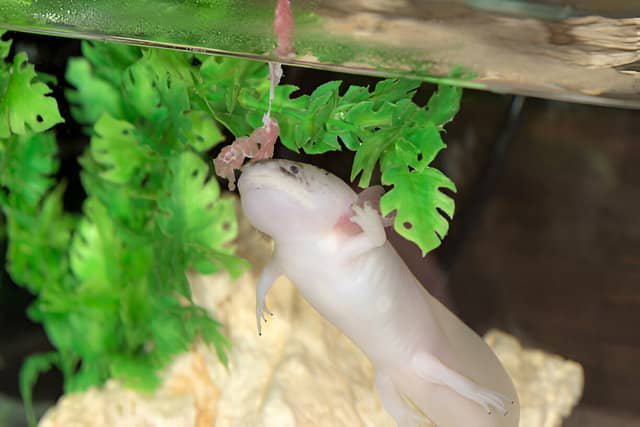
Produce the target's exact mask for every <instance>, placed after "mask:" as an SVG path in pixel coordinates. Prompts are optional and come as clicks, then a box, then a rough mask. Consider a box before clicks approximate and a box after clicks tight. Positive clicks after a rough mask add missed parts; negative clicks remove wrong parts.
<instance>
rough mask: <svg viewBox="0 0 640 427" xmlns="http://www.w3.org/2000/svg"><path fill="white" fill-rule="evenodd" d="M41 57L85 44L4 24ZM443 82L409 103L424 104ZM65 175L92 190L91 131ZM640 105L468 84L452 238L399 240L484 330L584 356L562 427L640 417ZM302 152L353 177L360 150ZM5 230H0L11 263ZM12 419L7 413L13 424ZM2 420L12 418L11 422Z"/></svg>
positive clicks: (49, 66) (71, 188)
mask: <svg viewBox="0 0 640 427" xmlns="http://www.w3.org/2000/svg"><path fill="white" fill-rule="evenodd" d="M9 36H10V37H11V38H13V39H14V40H15V42H14V49H18V50H24V51H27V52H28V54H29V58H30V60H31V62H32V63H34V64H35V66H36V69H37V70H39V71H43V72H46V73H50V74H52V75H55V76H57V78H58V83H59V84H58V85H57V86H56V87H55V93H54V95H55V96H56V98H57V100H58V103H59V105H60V108H61V113H62V115H63V116H64V117H66V118H68V117H70V115H69V114H68V106H67V104H66V103H65V100H64V97H63V96H62V94H63V92H64V89H65V87H66V86H65V84H66V83H65V80H64V71H65V67H66V61H67V59H68V58H69V57H71V56H76V55H80V42H79V41H76V40H69V39H60V38H51V37H44V36H34V35H26V34H19V33H11V34H9ZM335 79H342V80H344V81H345V85H346V84H350V83H353V84H369V83H375V82H376V81H377V80H376V79H374V78H367V77H359V76H353V75H341V74H335V73H329V72H324V71H316V70H312V69H302V68H286V69H285V80H284V82H285V83H291V84H295V85H298V86H300V87H301V90H302V92H304V93H310V92H311V91H312V90H313V89H314V88H315V87H317V86H318V85H319V84H321V83H323V82H325V81H329V80H335ZM432 91H433V86H430V85H424V86H423V87H422V88H421V89H420V91H419V92H418V94H417V95H416V98H415V101H416V102H417V103H425V102H426V100H427V99H428V97H429V95H430V93H431V92H432ZM56 132H57V136H58V143H59V146H60V157H61V161H62V167H61V172H60V175H61V176H60V177H59V178H60V179H64V180H66V181H67V182H68V189H67V192H66V195H65V207H66V209H68V210H70V211H76V212H79V211H80V208H81V204H82V200H83V198H84V192H83V190H82V187H81V185H80V182H79V178H78V173H79V167H78V164H77V160H76V159H77V157H78V156H79V154H81V153H82V151H83V149H84V147H86V145H87V144H88V138H87V137H86V136H85V135H83V134H82V132H81V129H80V127H79V126H78V125H76V124H75V123H73V122H72V121H71V120H68V121H67V123H65V124H62V125H59V126H57V127H56ZM639 135H640V112H639V111H637V110H624V109H618V108H605V107H592V106H586V105H578V104H567V103H562V102H555V101H545V100H539V99H533V98H522V97H514V96H510V95H495V94H490V93H485V92H479V91H474V90H467V91H466V92H465V94H464V97H463V100H462V105H461V109H460V113H459V114H458V116H457V117H456V119H455V120H454V121H453V122H452V123H450V124H449V125H448V126H447V133H446V136H445V141H446V142H447V143H448V145H449V146H448V148H447V149H446V150H444V151H443V152H441V154H440V155H439V157H438V159H437V163H438V166H439V167H440V168H442V169H443V170H444V171H445V172H446V173H447V175H449V176H450V177H451V178H452V179H453V181H454V182H455V183H456V185H457V186H458V193H457V195H456V196H455V199H456V203H457V212H456V216H455V218H454V220H453V222H452V225H451V230H450V233H449V236H448V237H447V238H446V239H445V242H444V244H443V245H442V247H440V248H439V249H437V250H436V251H435V252H434V253H433V254H431V255H430V256H429V257H428V258H427V259H426V260H424V259H422V258H421V257H420V253H419V251H418V249H417V247H415V246H414V245H413V244H411V243H408V242H405V241H403V240H402V239H401V238H398V237H397V236H394V237H392V240H393V242H394V244H395V245H396V246H397V248H398V250H399V252H400V253H401V254H402V256H403V257H404V258H405V260H406V261H407V263H408V264H409V265H410V267H411V268H412V269H413V270H414V272H415V273H416V275H417V276H419V278H421V280H422V282H423V283H425V284H426V285H427V287H429V288H430V290H431V291H432V292H433V293H434V294H436V295H437V296H438V297H439V298H441V299H443V300H444V302H445V303H446V304H447V305H448V306H449V307H450V308H452V310H454V311H455V312H456V313H457V314H458V315H459V316H460V317H461V318H462V319H463V320H464V321H465V322H467V323H468V324H469V325H470V326H472V328H473V329H475V330H476V331H477V332H478V333H480V334H483V333H484V332H485V331H486V330H487V329H488V328H490V327H497V328H500V329H502V330H505V331H507V332H509V333H511V334H513V335H515V336H516V337H518V338H519V339H520V340H521V341H522V343H523V344H524V345H526V346H528V347H535V348H541V349H544V350H547V351H549V352H552V353H556V354H559V355H562V356H564V357H566V358H569V359H572V360H575V361H577V362H579V363H580V364H582V366H583V367H584V370H585V390H584V395H583V398H582V400H581V403H580V404H579V406H578V407H577V408H576V410H575V411H574V413H573V414H572V415H571V417H570V418H569V419H567V421H566V422H565V424H564V425H565V426H569V427H577V426H586V427H589V426H638V425H640V395H639V394H638V392H637V390H638V384H640V369H638V366H640V167H638V165H640V139H639ZM277 155H278V156H280V157H289V158H299V159H302V160H305V161H310V162H312V163H315V164H317V165H319V166H322V167H324V168H326V169H328V170H331V171H332V172H334V173H336V174H338V175H340V176H342V177H343V178H347V177H348V175H349V172H350V167H351V161H352V157H351V153H332V154H327V155H322V156H313V157H303V156H297V155H294V153H290V152H286V151H285V150H284V149H282V148H280V151H279V152H278V153H277ZM5 250H6V243H5V242H4V239H2V242H1V243H0V256H2V263H3V265H4V254H5ZM0 277H1V282H0V427H4V426H5V425H6V426H11V427H13V426H21V425H24V422H23V421H22V417H23V415H22V412H21V409H20V406H19V389H18V371H19V368H20V365H21V363H22V360H23V358H24V357H25V356H27V355H29V354H31V353H34V352H42V351H46V350H47V349H49V344H48V341H47V338H46V335H45V334H44V332H43V331H42V329H41V328H40V327H39V326H38V325H35V324H33V323H31V322H30V321H29V320H28V319H27V318H26V315H25V310H26V308H27V306H28V305H29V302H30V301H31V297H30V295H29V294H28V293H27V292H26V291H24V290H23V289H21V288H18V287H16V286H14V285H13V284H12V283H11V280H10V278H9V277H8V276H7V274H6V272H5V271H4V270H3V272H2V275H1V276H0ZM61 391H62V384H61V376H60V375H59V374H57V373H56V372H52V373H50V374H46V375H44V376H42V377H41V379H40V381H39V383H38V386H37V387H36V390H35V399H36V400H37V401H38V402H39V403H40V405H39V407H40V408H41V409H42V408H45V407H46V406H47V405H49V404H52V403H53V402H55V400H56V399H57V398H58V397H59V396H60V394H61ZM3 420H4V421H3ZM3 422H4V423H5V424H2V423H3Z"/></svg>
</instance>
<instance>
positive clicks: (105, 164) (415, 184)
mask: <svg viewBox="0 0 640 427" xmlns="http://www.w3.org/2000/svg"><path fill="white" fill-rule="evenodd" d="M8 52H9V42H3V44H1V45H0V54H2V56H1V58H2V61H0V120H2V122H1V123H0V162H1V164H2V169H1V170H2V174H1V175H0V184H1V185H2V186H3V188H4V189H5V190H6V192H5V193H4V194H3V195H2V199H0V203H1V204H2V210H3V212H4V215H5V217H6V228H7V233H6V234H7V239H8V243H9V246H8V247H9V249H8V270H9V272H10V274H11V276H12V278H13V279H14V281H15V282H16V283H17V284H19V285H21V286H24V287H26V288H27V289H29V290H30V291H31V292H33V293H34V294H35V295H36V296H37V298H36V301H35V302H34V304H33V305H32V306H31V307H30V308H29V316H30V317H31V318H32V319H33V320H35V321H37V322H40V323H42V325H43V327H44V328H45V330H46V332H47V334H48V336H49V339H50V340H51V342H52V344H53V345H54V347H55V349H56V351H55V352H52V353H47V354H40V355H34V356H32V357H31V358H29V359H28V360H27V361H26V362H25V364H24V366H23V369H22V372H21V381H20V383H21V391H22V394H23V396H24V400H25V403H26V404H27V405H30V403H31V388H32V386H33V384H34V383H35V381H36V378H37V375H38V373H39V372H41V371H44V370H47V369H49V368H51V367H52V366H56V367H58V368H59V369H60V370H61V371H62V372H63V374H64V378H65V391H77V390H83V389H85V388H87V387H89V386H92V385H99V384H102V383H103V382H104V381H105V380H106V379H108V378H117V379H119V380H121V381H123V382H124V383H125V384H127V385H129V386H131V387H135V388H138V389H142V390H153V389H154V388H155V387H156V385H157V384H158V376H157V373H158V372H159V370H160V369H162V368H163V367H164V366H166V364H167V363H168V362H169V361H170V360H171V358H172V357H173V356H174V355H176V354H177V353H179V352H182V351H185V350H187V348H188V346H189V345H190V344H191V343H192V342H193V341H194V339H196V338H197V337H201V338H202V339H203V340H204V341H205V342H207V343H210V344H212V345H213V346H215V349H216V350H217V352H218V355H219V357H220V359H221V361H222V362H223V363H225V362H226V353H225V352H226V350H227V349H228V347H229V345H230V343H229V342H228V340H227V339H226V338H225V337H224V336H223V335H222V333H221V325H219V324H218V323H217V322H216V321H215V320H213V319H211V318H210V317H209V316H208V315H207V313H205V312H204V310H202V309H201V308H199V307H197V306H195V305H194V304H193V303H192V301H191V296H190V292H189V286H188V282H187V278H186V274H185V272H186V271H187V270H189V269H192V270H195V271H197V272H200V273H212V272H215V271H219V270H221V269H225V270H227V271H229V272H230V273H231V274H232V275H237V274H239V273H240V272H241V271H242V270H243V269H244V268H245V266H246V264H245V262H244V261H242V260H240V259H238V258H236V257H235V256H233V246H232V244H231V243H232V241H233V239H234V238H235V236H236V232H237V224H236V218H235V212H234V207H233V203H232V201H231V199H228V198H224V197H220V190H219V187H218V184H217V181H216V180H215V179H212V176H211V166H210V163H209V162H208V160H207V157H208V152H209V151H210V150H211V149H212V148H214V147H215V146H216V145H218V144H220V143H221V142H222V141H223V140H224V138H223V134H222V132H221V130H220V128H221V127H224V128H226V129H227V130H229V131H230V132H231V133H232V134H233V135H234V136H236V137H241V136H246V135H248V134H250V133H251V132H252V131H253V130H254V129H256V128H257V127H259V126H261V125H262V116H263V114H264V112H265V111H266V108H267V103H268V93H269V83H268V79H267V75H268V69H267V66H266V64H262V63H259V62H252V61H245V60H239V59H233V58H220V57H213V56H203V55H197V54H193V53H187V52H174V51H168V50H159V49H141V48H138V47H132V46H125V45H118V44H106V43H89V42H83V44H82V57H79V58H72V59H71V60H70V61H69V63H68V67H67V73H66V80H67V82H68V83H69V84H70V85H71V86H72V88H70V89H69V90H67V91H66V93H65V96H66V99H67V100H68V101H69V103H70V105H71V114H72V116H73V118H74V119H75V120H76V121H77V122H78V123H80V124H82V125H83V126H84V127H85V130H86V133H87V134H88V135H89V137H90V143H89V146H88V148H87V150H86V151H85V153H84V154H83V155H82V157H81V158H80V164H81V166H82V172H81V179H82V184H83V186H84V189H85V191H86V193H87V198H86V200H85V201H84V205H83V212H82V215H72V214H70V213H68V212H65V211H64V209H63V204H62V198H63V194H64V185H63V184H61V183H56V182H55V180H54V179H53V176H54V175H55V174H56V172H57V170H58V161H57V160H56V152H57V147H56V140H55V136H54V134H53V133H52V132H51V131H50V129H51V128H52V127H53V126H54V125H56V124H57V123H60V122H61V121H62V117H61V116H60V114H59V111H58V108H57V105H56V103H55V100H54V99H53V98H51V97H50V96H49V91H50V89H49V87H48V85H47V83H48V82H51V80H50V79H49V78H46V77H43V76H42V75H39V74H36V73H35V71H34V70H33V67H32V66H31V65H28V64H27V63H26V62H25V61H26V57H25V56H24V55H23V54H18V55H16V56H15V57H14V60H13V62H7V60H6V59H7V58H8ZM3 67H4V68H3ZM419 84H420V83H419V82H415V81H408V80H383V81H381V82H379V83H378V84H377V85H376V86H375V88H373V89H372V90H370V89H369V88H367V87H361V86H350V87H348V88H346V90H344V88H343V85H342V84H341V82H339V81H336V82H330V83H327V84H324V85H322V86H320V87H318V88H317V89H316V90H315V91H314V92H313V93H312V94H310V95H302V96H296V94H295V93H296V91H297V90H298V88H297V87H295V86H290V85H282V86H278V87H277V88H276V90H275V99H274V101H273V108H272V115H273V117H274V118H275V119H276V120H278V122H279V124H280V130H281V135H280V138H281V142H282V144H283V145H284V146H286V147H287V148H289V149H291V150H294V151H304V152H306V153H311V154H317V153H324V152H328V151H335V150H341V149H343V148H346V149H348V150H352V151H355V160H354V164H353V169H352V179H356V178H358V177H359V181H358V183H359V185H360V186H361V187H366V186H368V185H369V184H370V182H371V179H372V175H373V171H374V168H376V167H378V166H379V168H380V170H381V173H382V174H381V178H382V183H383V184H385V185H388V186H390V189H389V191H388V192H387V194H385V195H384V196H383V198H382V200H381V208H382V211H383V213H385V214H387V213H390V212H392V211H395V212H396V219H395V228H396V229H397V230H398V231H399V232H400V234H402V235H403V236H405V237H406V238H407V239H409V240H412V241H414V242H415V243H416V244H417V245H418V246H419V247H420V248H421V249H422V251H423V253H426V252H429V251H430V250H432V249H433V248H435V247H437V246H438V245H439V244H440V240H441V238H443V237H444V235H445V234H446V232H447V230H448V218H447V217H449V218H450V217H451V216H452V215H453V210H454V204H453V200H452V199H451V198H450V197H449V196H448V195H446V194H444V193H443V192H442V191H441V189H443V188H446V189H449V190H455V186H454V185H453V183H452V182H451V181H450V180H449V179H448V178H447V177H446V176H445V175H444V174H442V173H441V172H439V171H438V170H437V169H435V168H433V167H432V166H430V164H431V162H432V161H433V159H434V158H435V156H436V155H437V153H438V152H439V151H440V150H441V149H442V148H443V147H444V146H445V145H444V143H443V141H442V139H441V132H442V131H443V126H444V125H445V124H446V123H447V122H449V121H450V120H451V119H452V118H453V116H454V115H455V113H456V112H457V110H458V108H459V102H460V97H461V90H460V89H459V88H455V87H452V86H446V85H440V86H439V87H438V89H437V91H436V93H435V95H434V96H433V97H432V98H431V100H430V101H429V103H428V104H427V105H426V106H425V107H420V106H418V105H416V104H415V103H414V102H413V101H412V97H413V96H414V94H415V92H416V90H417V88H418V87H419ZM16 94H22V95H21V96H18V95H16ZM31 421H32V422H33V421H34V420H33V419H31Z"/></svg>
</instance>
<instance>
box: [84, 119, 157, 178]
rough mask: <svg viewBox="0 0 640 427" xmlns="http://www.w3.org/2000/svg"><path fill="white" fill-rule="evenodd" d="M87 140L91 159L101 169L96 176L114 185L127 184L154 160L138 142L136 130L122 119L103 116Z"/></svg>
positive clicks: (150, 152)
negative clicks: (101, 167)
mask: <svg viewBox="0 0 640 427" xmlns="http://www.w3.org/2000/svg"><path fill="white" fill-rule="evenodd" d="M95 133H96V134H95V136H94V137H93V138H92V139H91V147H90V153H91V156H92V157H93V158H94V159H95V160H96V162H98V163H99V164H100V165H101V166H103V168H104V170H103V171H102V172H101V174H100V176H101V177H102V178H103V179H105V180H107V181H111V182H113V183H116V184H125V183H127V182H130V181H131V180H132V179H133V178H134V176H138V177H140V176H141V175H143V174H144V172H145V171H146V169H147V168H146V167H145V165H146V164H148V163H150V162H153V161H156V156H155V154H154V153H153V151H152V150H151V149H150V148H149V147H146V146H144V145H141V144H140V143H139V140H140V136H139V135H138V132H137V130H136V128H135V127H134V126H133V125H132V124H130V123H128V122H126V121H123V120H116V119H114V118H113V117H111V116H110V115H109V114H104V115H103V116H102V117H101V118H100V120H98V122H97V123H96V125H95Z"/></svg>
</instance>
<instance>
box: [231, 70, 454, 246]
mask: <svg viewBox="0 0 640 427" xmlns="http://www.w3.org/2000/svg"><path fill="white" fill-rule="evenodd" d="M419 86H420V82H417V81H412V80H382V81H380V82H379V83H378V84H377V85H376V86H375V88H374V89H373V90H372V91H370V90H369V89H368V88H366V87H361V86H350V87H349V88H348V89H347V90H346V92H345V93H344V94H343V95H341V94H340V87H341V82H339V81H333V82H329V83H325V84H323V85H322V86H320V87H318V88H317V89H316V90H315V91H314V92H313V93H312V94H311V95H303V96H298V97H292V94H293V93H295V92H296V91H297V90H298V88H297V87H295V86H279V87H278V88H276V98H275V100H274V102H273V108H272V111H273V117H274V118H275V119H276V120H278V123H279V124H280V138H281V141H282V143H283V144H284V145H285V146H286V147H287V148H289V149H290V150H293V151H296V152H297V151H304V152H306V153H309V154H318V153H325V152H328V151H336V150H341V149H342V147H345V148H346V149H348V150H352V151H355V159H354V162H353V167H352V170H351V179H352V180H355V179H356V178H358V176H359V180H358V185H359V186H360V187H362V188H365V187H367V186H369V184H370V183H371V177H372V175H373V171H374V169H375V167H376V166H377V165H379V167H380V170H381V172H382V184H384V185H388V186H391V189H390V190H389V191H388V192H387V193H386V194H385V195H384V196H383V197H382V199H381V201H380V205H381V209H382V213H383V214H385V215H387V214H390V213H392V212H395V213H396V216H395V220H394V228H395V229H396V231H398V233H399V234H401V235H402V236H404V237H405V238H406V239H408V240H411V241H413V242H414V243H416V244H417V245H418V246H419V247H420V249H421V250H422V253H423V254H426V253H428V252H430V251H431V250H433V249H434V248H436V247H438V246H439V245H440V242H441V239H442V238H444V236H445V235H446V234H447V231H448V229H449V222H448V221H447V219H448V218H451V217H453V213H454V201H453V199H452V198H451V197H449V196H448V195H446V194H445V193H443V192H442V191H441V189H448V190H450V191H455V185H454V183H453V182H452V181H451V180H450V179H449V178H447V177H446V176H445V175H444V174H443V173H442V172H440V171H439V170H437V169H435V168H433V167H431V166H430V164H431V162H432V161H433V160H434V158H435V157H436V155H437V154H438V152H439V151H440V150H441V149H442V148H444V147H445V144H444V142H443V140H442V137H441V133H442V131H443V129H444V125H445V124H446V123H448V122H449V121H451V120H452V119H453V117H454V116H455V114H456V113H457V112H458V109H459V106H460V98H461V96H462V89H460V88H458V87H454V86H448V85H439V87H438V89H437V91H436V92H435V94H434V95H433V96H432V97H431V99H430V100H429V102H428V103H427V105H426V106H425V107H420V106H418V105H416V104H415V103H414V102H413V101H412V100H411V99H412V97H413V96H414V94H415V92H416V90H417V89H418V87H419ZM232 104H233V105H237V107H236V109H238V110H240V111H242V110H243V109H245V110H246V118H247V122H248V123H249V126H247V128H249V129H250V128H255V127H258V126H260V125H261V120H262V116H261V114H262V113H263V112H264V111H265V109H266V107H267V99H266V97H265V95H264V93H261V87H260V86H250V85H247V86H244V87H243V88H241V89H240V92H239V93H238V96H237V101H234V102H233V103H232ZM242 113H243V114H244V113H245V111H242ZM231 130H232V131H234V133H236V134H238V133H239V134H247V130H246V128H240V126H238V129H233V128H231Z"/></svg>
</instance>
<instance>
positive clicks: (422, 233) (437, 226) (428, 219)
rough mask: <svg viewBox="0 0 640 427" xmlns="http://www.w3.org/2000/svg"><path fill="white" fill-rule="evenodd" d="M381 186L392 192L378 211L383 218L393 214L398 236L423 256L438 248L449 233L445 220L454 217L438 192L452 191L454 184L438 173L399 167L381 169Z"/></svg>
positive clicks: (451, 205)
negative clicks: (408, 242) (415, 247)
mask: <svg viewBox="0 0 640 427" xmlns="http://www.w3.org/2000/svg"><path fill="white" fill-rule="evenodd" d="M382 183H383V184H384V185H392V186H393V188H392V189H391V190H389V191H388V192H387V193H386V194H385V195H384V196H382V198H381V199H380V209H381V211H382V214H383V215H384V216H387V215H389V214H390V213H391V212H393V211H395V212H396V217H395V220H394V228H395V230H396V231H397V232H398V234H400V235H401V236H403V237H404V238H405V239H408V240H410V241H412V242H414V243H416V244H417V245H418V246H419V247H420V250H421V251H422V255H423V256H424V255H426V254H427V253H428V252H430V251H431V250H433V249H435V248H437V247H438V246H440V243H441V240H442V239H443V238H444V236H445V235H446V234H447V231H448V230H449V222H448V221H447V218H446V217H448V218H452V217H453V213H454V206H455V205H454V201H453V199H452V198H451V197H449V196H447V195H446V194H444V193H443V192H442V191H441V189H443V188H446V189H448V190H450V191H455V190H456V187H455V185H454V184H453V182H452V181H451V180H450V179H449V178H447V177H446V176H445V175H444V174H443V173H442V172H440V171H439V170H437V169H434V168H430V167H426V168H424V169H422V170H410V168H408V167H407V166H406V165H402V164H400V165H397V166H396V167H390V165H386V166H385V167H383V173H382ZM445 215H446V217H445Z"/></svg>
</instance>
